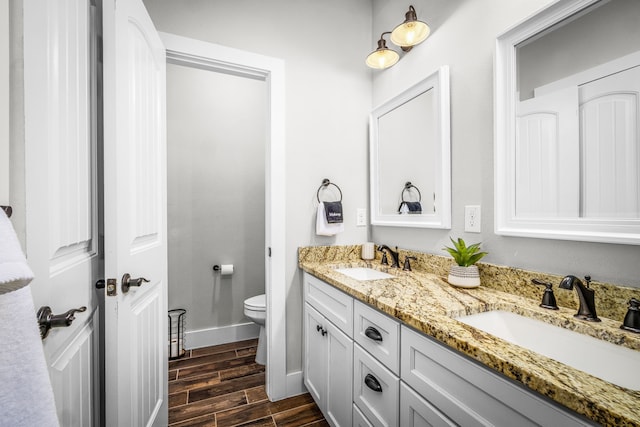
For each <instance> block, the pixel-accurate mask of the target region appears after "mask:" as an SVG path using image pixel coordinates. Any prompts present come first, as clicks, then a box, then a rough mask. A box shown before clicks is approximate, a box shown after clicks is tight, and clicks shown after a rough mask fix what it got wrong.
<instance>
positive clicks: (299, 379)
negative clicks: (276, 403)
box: [287, 371, 307, 397]
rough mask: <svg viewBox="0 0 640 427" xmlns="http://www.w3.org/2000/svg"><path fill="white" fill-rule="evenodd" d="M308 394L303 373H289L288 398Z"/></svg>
mask: <svg viewBox="0 0 640 427" xmlns="http://www.w3.org/2000/svg"><path fill="white" fill-rule="evenodd" d="M306 392H307V388H306V387H305V386H304V376H303V375H302V371H296V372H289V373H288V374H287V397H291V396H297V395H299V394H302V393H306Z"/></svg>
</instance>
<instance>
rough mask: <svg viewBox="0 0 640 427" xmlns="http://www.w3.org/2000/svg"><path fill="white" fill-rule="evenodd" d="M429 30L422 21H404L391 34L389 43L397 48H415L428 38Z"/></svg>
mask: <svg viewBox="0 0 640 427" xmlns="http://www.w3.org/2000/svg"><path fill="white" fill-rule="evenodd" d="M430 33H431V29H430V28H429V26H428V25H427V24H425V23H424V22H422V21H408V22H407V21H405V22H403V23H402V24H400V25H398V26H397V27H396V28H394V29H393V31H392V32H391V41H392V42H393V43H394V44H396V45H398V46H415V45H417V44H419V43H422V42H423V41H425V40H426V38H427V37H429V34H430Z"/></svg>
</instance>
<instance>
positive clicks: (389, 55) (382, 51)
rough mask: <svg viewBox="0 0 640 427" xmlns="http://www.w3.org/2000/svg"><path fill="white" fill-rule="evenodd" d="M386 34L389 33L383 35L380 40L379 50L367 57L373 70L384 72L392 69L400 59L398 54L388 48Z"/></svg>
mask: <svg viewBox="0 0 640 427" xmlns="http://www.w3.org/2000/svg"><path fill="white" fill-rule="evenodd" d="M385 34H389V33H382V35H381V36H380V40H378V48H377V49H376V50H374V51H373V52H371V53H370V54H369V56H367V61H366V62H367V65H368V66H369V67H371V68H376V69H378V70H383V69H385V68H389V67H391V66H392V65H393V64H395V63H396V62H398V59H400V55H398V52H396V51H395V50H391V49H389V48H388V47H387V42H386V41H385V40H384V35H385Z"/></svg>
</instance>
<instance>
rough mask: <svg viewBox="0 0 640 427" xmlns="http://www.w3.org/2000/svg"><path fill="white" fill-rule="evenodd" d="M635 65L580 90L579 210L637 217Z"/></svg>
mask: <svg viewBox="0 0 640 427" xmlns="http://www.w3.org/2000/svg"><path fill="white" fill-rule="evenodd" d="M639 103H640V66H636V67H633V68H630V69H628V70H624V71H621V72H619V73H615V74H611V75H608V76H604V77H602V78H599V79H597V80H593V81H590V82H588V83H585V84H583V85H581V86H580V134H581V144H582V146H581V149H582V156H581V163H582V164H581V171H582V180H581V182H582V189H581V190H582V206H581V208H582V212H581V216H584V217H589V218H597V217H605V218H613V217H618V218H639V217H640V134H639V132H638V127H639V126H640V108H639V107H638V105H639Z"/></svg>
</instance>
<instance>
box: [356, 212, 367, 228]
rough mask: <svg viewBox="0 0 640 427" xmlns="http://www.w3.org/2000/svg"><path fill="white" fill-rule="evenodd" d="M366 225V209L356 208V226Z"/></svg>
mask: <svg viewBox="0 0 640 427" xmlns="http://www.w3.org/2000/svg"><path fill="white" fill-rule="evenodd" d="M366 225H367V210H366V209H365V208H358V210H357V211H356V226H358V227H364V226H366Z"/></svg>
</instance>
